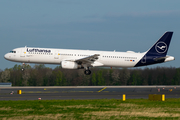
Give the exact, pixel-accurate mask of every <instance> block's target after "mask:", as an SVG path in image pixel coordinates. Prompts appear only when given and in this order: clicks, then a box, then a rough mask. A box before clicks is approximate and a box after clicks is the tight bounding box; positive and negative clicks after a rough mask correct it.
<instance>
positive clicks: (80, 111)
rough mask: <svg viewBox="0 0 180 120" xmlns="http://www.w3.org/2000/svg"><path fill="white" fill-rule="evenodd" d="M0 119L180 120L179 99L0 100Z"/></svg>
mask: <svg viewBox="0 0 180 120" xmlns="http://www.w3.org/2000/svg"><path fill="white" fill-rule="evenodd" d="M0 119H3V120H6V119H13V120H14V119H18V120H20V119H30V120H32V119H38V120H39V119H43V120H44V119H45V120H48V119H68V120H69V119H72V120H73V119H75V120H81V119H82V120H84V119H98V120H99V119H102V120H106V119H107V120H108V119H115V120H119V119H126V120H134V119H139V120H144V119H148V120H149V119H156V120H157V119H163V120H165V119H167V120H169V119H180V99H166V101H164V102H162V101H149V100H147V99H128V100H126V101H122V100H117V99H110V100H109V99H100V100H34V101H28V100H25V101H0Z"/></svg>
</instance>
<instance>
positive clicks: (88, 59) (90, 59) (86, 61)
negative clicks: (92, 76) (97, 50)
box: [74, 54, 100, 64]
mask: <svg viewBox="0 0 180 120" xmlns="http://www.w3.org/2000/svg"><path fill="white" fill-rule="evenodd" d="M98 56H100V55H99V54H94V55H91V56H88V57H84V58H80V59H77V60H75V61H74V62H77V63H83V64H92V63H93V62H95V61H96V60H97V59H98Z"/></svg>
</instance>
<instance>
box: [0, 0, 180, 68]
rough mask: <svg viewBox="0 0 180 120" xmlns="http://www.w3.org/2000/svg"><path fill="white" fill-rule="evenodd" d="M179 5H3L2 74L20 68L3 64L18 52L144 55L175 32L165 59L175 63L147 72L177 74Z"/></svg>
mask: <svg viewBox="0 0 180 120" xmlns="http://www.w3.org/2000/svg"><path fill="white" fill-rule="evenodd" d="M179 5H180V1H179V0H172V1H170V0H149V1H145V0H111V1H110V0H88V1H87V0H29V1H22V0H1V1H0V42H1V43H0V61H1V63H0V69H1V70H4V69H5V68H12V67H13V66H14V65H15V64H21V63H16V62H11V61H7V60H5V59H4V55H5V54H6V53H8V52H9V51H10V50H12V49H14V48H18V47H24V46H28V47H43V48H60V49H84V50H87V49H88V50H104V51H114V50H116V51H121V52H123V51H124V52H125V51H135V52H144V51H146V50H148V49H149V48H150V47H151V46H152V45H153V44H154V43H155V42H156V41H157V40H158V39H159V38H160V37H161V36H162V35H163V34H164V33H165V32H166V31H173V32H174V34H173V37H172V41H171V44H170V47H169V51H168V55H171V56H174V57H175V60H174V61H171V62H167V63H162V64H157V65H152V66H149V67H157V66H158V67H177V68H178V67H180V64H179V61H180V55H179V50H180V47H179V45H180V41H179V38H180V7H179ZM30 65H33V64H30ZM47 66H48V65H47ZM50 67H52V68H54V67H56V65H50Z"/></svg>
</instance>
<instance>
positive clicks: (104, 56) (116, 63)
mask: <svg viewBox="0 0 180 120" xmlns="http://www.w3.org/2000/svg"><path fill="white" fill-rule="evenodd" d="M172 35H173V32H165V33H164V35H163V36H162V37H161V38H160V39H159V40H158V41H157V42H156V43H155V44H154V45H153V46H152V47H151V48H150V49H149V50H147V51H146V52H143V53H136V52H133V51H127V52H116V51H113V52H112V51H95V50H75V49H53V48H35V47H27V46H25V47H21V48H15V49H13V50H12V51H10V53H7V54H5V55H4V58H5V59H6V60H9V61H13V62H21V63H38V64H57V65H61V67H62V68H64V69H85V70H84V74H86V75H90V74H91V71H90V67H111V68H112V67H121V68H128V67H140V66H147V65H152V64H158V63H163V62H168V61H172V60H175V58H174V57H173V56H168V55H166V54H167V52H168V48H169V45H170V41H171V38H172ZM22 70H24V69H22Z"/></svg>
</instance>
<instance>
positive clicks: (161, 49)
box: [135, 32, 173, 67]
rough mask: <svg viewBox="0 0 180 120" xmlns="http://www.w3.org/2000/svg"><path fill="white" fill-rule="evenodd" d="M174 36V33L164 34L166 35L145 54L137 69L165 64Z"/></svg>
mask: <svg viewBox="0 0 180 120" xmlns="http://www.w3.org/2000/svg"><path fill="white" fill-rule="evenodd" d="M172 35H173V32H166V33H164V35H163V36H162V37H161V38H160V39H159V40H158V41H157V42H156V43H155V44H154V45H153V46H152V47H151V48H150V49H149V50H148V51H147V52H146V53H145V55H144V56H143V57H142V59H141V60H140V61H139V62H138V63H137V64H136V65H135V67H138V66H145V65H151V64H156V63H162V62H164V61H165V59H166V54H167V51H168V48H169V45H170V42H171V38H172Z"/></svg>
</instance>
